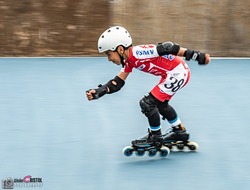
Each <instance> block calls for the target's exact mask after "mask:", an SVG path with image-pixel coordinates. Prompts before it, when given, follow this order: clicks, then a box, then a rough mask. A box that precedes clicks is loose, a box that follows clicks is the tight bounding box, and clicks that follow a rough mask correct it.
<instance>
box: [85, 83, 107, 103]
mask: <svg viewBox="0 0 250 190" xmlns="http://www.w3.org/2000/svg"><path fill="white" fill-rule="evenodd" d="M93 90H94V91H95V92H94V93H93V92H91V91H92V89H90V90H88V91H86V93H90V92H91V94H92V97H93V98H92V99H93V100H96V99H98V98H100V97H102V96H104V95H105V94H107V86H106V85H101V84H100V85H99V86H98V88H96V89H93Z"/></svg>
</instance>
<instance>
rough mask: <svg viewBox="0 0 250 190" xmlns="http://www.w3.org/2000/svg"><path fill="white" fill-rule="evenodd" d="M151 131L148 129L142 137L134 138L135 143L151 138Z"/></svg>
mask: <svg viewBox="0 0 250 190" xmlns="http://www.w3.org/2000/svg"><path fill="white" fill-rule="evenodd" d="M152 136H153V134H152V132H151V131H150V130H149V129H148V134H147V135H145V136H144V137H142V138H140V139H136V140H134V142H135V143H145V142H148V140H150V139H152Z"/></svg>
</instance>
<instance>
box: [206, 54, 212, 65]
mask: <svg viewBox="0 0 250 190" xmlns="http://www.w3.org/2000/svg"><path fill="white" fill-rule="evenodd" d="M210 61H211V58H210V55H209V54H207V53H206V54H205V65H207V64H208V63H210Z"/></svg>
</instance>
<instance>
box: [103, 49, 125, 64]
mask: <svg viewBox="0 0 250 190" xmlns="http://www.w3.org/2000/svg"><path fill="white" fill-rule="evenodd" d="M105 53H106V55H107V56H108V60H109V61H112V62H113V63H114V64H116V65H120V64H121V58H120V56H119V54H118V53H117V52H116V51H110V50H109V51H106V52H105Z"/></svg>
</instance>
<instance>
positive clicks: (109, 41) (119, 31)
mask: <svg viewBox="0 0 250 190" xmlns="http://www.w3.org/2000/svg"><path fill="white" fill-rule="evenodd" d="M119 45H122V46H124V47H125V48H127V47H129V46H130V45H132V38H131V36H130V34H129V32H128V31H127V30H126V29H125V28H123V27H121V26H113V27H110V28H109V29H107V30H106V31H105V32H103V33H102V35H101V36H100V38H99V40H98V50H99V52H100V53H102V52H105V51H108V50H111V51H115V50H116V48H117V47H118V46H119Z"/></svg>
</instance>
